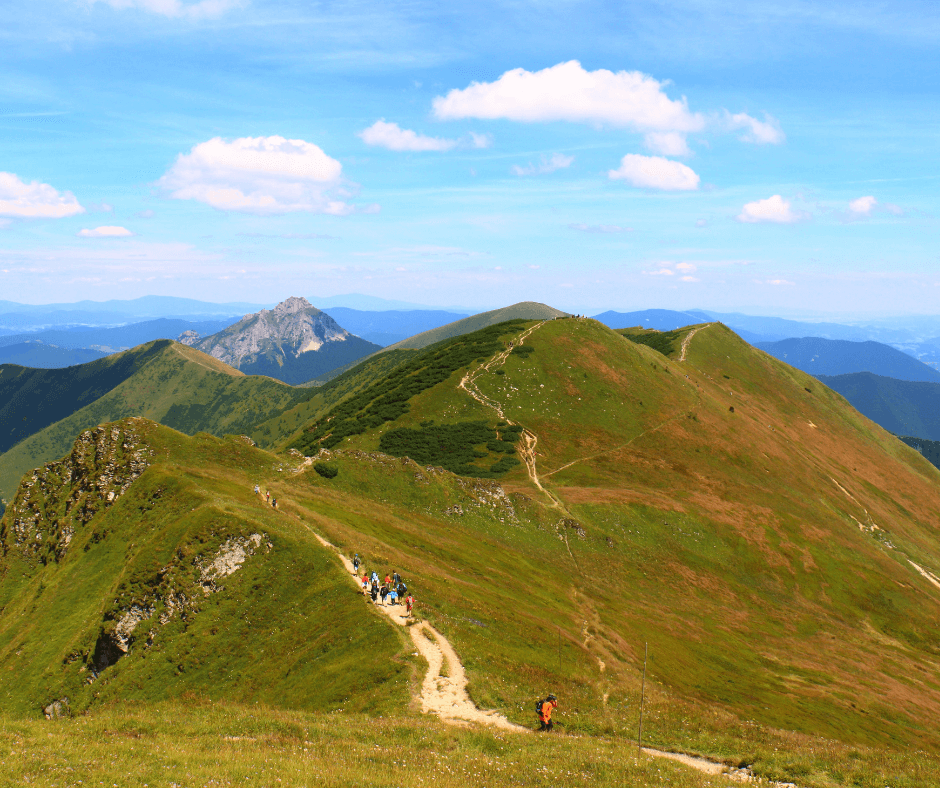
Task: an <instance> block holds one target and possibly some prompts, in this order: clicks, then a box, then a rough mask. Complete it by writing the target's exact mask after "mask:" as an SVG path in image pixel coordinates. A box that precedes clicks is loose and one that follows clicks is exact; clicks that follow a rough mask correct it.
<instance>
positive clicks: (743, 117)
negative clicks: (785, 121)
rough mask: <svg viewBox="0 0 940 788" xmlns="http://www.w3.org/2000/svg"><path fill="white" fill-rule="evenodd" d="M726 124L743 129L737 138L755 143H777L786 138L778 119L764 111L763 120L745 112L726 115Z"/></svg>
mask: <svg viewBox="0 0 940 788" xmlns="http://www.w3.org/2000/svg"><path fill="white" fill-rule="evenodd" d="M728 125H729V126H730V127H731V128H732V129H745V132H744V134H742V135H741V137H740V138H739V139H741V140H742V141H744V142H753V143H755V144H757V145H779V144H780V143H782V142H784V141H785V140H786V138H787V136H786V134H784V133H783V130H782V129H781V128H780V121H778V120H777V119H776V118H772V117H770V115H768V114H766V113H764V120H762V121H761V120H758V119H757V118H752V117H751V116H750V115H748V114H747V113H746V112H739V113H738V114H737V115H729V116H728Z"/></svg>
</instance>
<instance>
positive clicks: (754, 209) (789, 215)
mask: <svg viewBox="0 0 940 788" xmlns="http://www.w3.org/2000/svg"><path fill="white" fill-rule="evenodd" d="M806 218H808V215H807V214H806V213H804V212H803V211H794V210H793V209H792V208H791V207H790V202H789V201H788V200H784V199H783V197H781V196H780V195H779V194H775V195H773V197H768V198H767V199H766V200H756V201H754V202H749V203H747V204H746V205H745V206H744V207H743V208H742V209H741V213H739V214H738V216H737V220H738V221H739V222H746V223H748V224H758V223H763V222H771V223H775V224H793V223H794V222H799V221H801V220H803V219H806Z"/></svg>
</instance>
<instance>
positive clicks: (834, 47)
mask: <svg viewBox="0 0 940 788" xmlns="http://www.w3.org/2000/svg"><path fill="white" fill-rule="evenodd" d="M938 44H940V5H938V4H937V3H935V2H920V1H918V2H906V1H905V0H894V1H893V2H891V3H887V2H867V1H866V0H855V2H851V3H848V2H832V1H830V2H798V1H792V0H791V1H784V0H754V2H749V3H742V2H740V0H734V1H733V2H725V0H686V1H684V2H679V1H678V0H675V1H673V0H659V2H643V0H637V1H636V2H630V3H622V2H616V3H615V2H591V1H585V2H579V1H578V0H531V1H529V2H527V1H526V0H513V1H510V2H488V1H487V0H475V1H474V2H472V3H466V2H453V3H440V2H425V1H424V0H401V1H399V0H381V1H375V2H373V1H372V0H346V1H345V2H300V1H299V0H30V2H28V3H6V4H3V7H2V9H0V69H2V78H0V299H6V300H11V301H19V302H22V303H35V304H40V303H51V302H70V301H77V300H80V299H92V300H99V301H101V300H107V299H112V298H121V299H124V298H136V297H138V296H143V295H175V296H185V297H189V298H198V299H201V300H206V301H213V302H224V301H248V302H270V303H273V302H277V301H280V300H282V299H283V298H286V297H288V296H291V295H302V296H305V297H307V298H309V299H310V300H311V301H312V302H313V303H314V304H316V298H317V297H318V296H320V297H329V296H336V295H340V294H344V293H363V294H366V295H370V296H376V297H379V298H386V299H393V300H399V301H407V302H410V303H418V304H425V305H428V306H435V307H460V308H463V309H485V308H494V307H499V306H504V305H506V304H509V303H514V302H516V301H522V300H534V301H542V302H545V303H549V304H552V305H553V306H556V307H558V308H562V309H566V310H569V311H575V312H585V313H595V312H599V311H603V310H606V309H615V310H618V311H628V310H634V309H646V308H667V309H687V308H701V309H711V310H716V311H742V312H751V313H755V314H758V313H759V314H777V315H784V316H795V317H799V316H802V317H815V318H837V317H838V318H846V317H849V318H856V319H858V318H864V317H876V316H885V315H910V314H937V313H940V308H938V307H937V306H936V304H937V303H938V300H940V270H938V269H940V266H938V262H940V257H938V255H940V250H938V247H937V240H938V238H937V215H938V212H940V199H938V192H937V186H938V180H940V170H938V166H937V164H938V142H940V135H938V133H937V130H938V120H940V102H938V100H937V99H938V90H940V88H938V86H940V82H938V79H937V77H938V74H940V46H938Z"/></svg>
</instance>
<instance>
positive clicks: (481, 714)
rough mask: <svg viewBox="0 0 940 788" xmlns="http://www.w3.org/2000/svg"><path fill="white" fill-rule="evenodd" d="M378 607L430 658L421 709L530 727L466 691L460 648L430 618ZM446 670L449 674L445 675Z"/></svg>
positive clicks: (451, 718)
mask: <svg viewBox="0 0 940 788" xmlns="http://www.w3.org/2000/svg"><path fill="white" fill-rule="evenodd" d="M305 525H306V524H305ZM308 530H310V533H312V534H313V536H314V538H316V540H317V541H318V542H319V543H320V544H322V545H323V546H324V547H327V548H329V549H330V550H332V551H333V552H334V553H335V554H336V555H337V556H338V557H339V560H340V561H342V563H343V566H344V567H345V568H346V571H347V572H349V574H350V576H351V578H352V579H353V582H355V584H356V586H357V587H358V586H359V580H358V578H357V576H356V571H355V569H354V568H353V563H352V561H350V560H349V559H348V558H347V557H346V556H344V555H343V554H342V553H340V552H339V550H337V549H336V547H335V546H334V545H333V544H331V543H330V542H328V541H326V539H324V538H323V537H322V536H320V535H319V534H318V533H316V531H314V530H312V529H310V528H309V526H308ZM375 609H376V610H378V611H380V612H381V613H384V614H385V615H386V616H388V618H389V619H390V620H391V621H392V622H393V623H395V624H397V625H398V626H401V627H407V628H408V632H409V634H410V635H411V640H412V642H413V643H414V645H415V648H416V649H417V650H418V653H419V654H421V656H422V657H424V658H425V659H426V660H427V663H428V672H427V673H426V674H425V676H424V681H423V682H422V683H421V697H420V700H421V711H423V712H424V713H425V714H436V715H437V716H438V717H440V718H441V719H442V720H445V721H446V722H453V723H462V722H472V723H478V724H481V725H490V726H493V727H496V728H501V729H503V730H508V731H524V732H528V731H529V729H528V728H526V727H524V726H522V725H516V724H515V723H513V722H510V721H509V720H507V719H506V718H505V717H504V716H503V715H502V714H500V713H499V712H497V711H485V710H484V709H479V708H477V706H476V704H474V702H473V701H472V700H471V699H470V696H469V695H468V694H467V674H466V672H465V671H464V669H463V664H462V663H461V662H460V659H459V658H458V656H457V652H456V651H454V648H453V646H451V644H450V642H449V641H448V640H447V638H445V637H444V636H443V635H442V634H441V633H440V632H438V631H437V630H436V629H435V628H434V627H432V626H431V625H430V624H429V623H428V622H427V621H420V622H416V621H415V620H414V619H413V618H412V617H411V616H409V615H408V614H407V613H406V612H405V606H404V605H383V604H381V603H377V604H376V605H375ZM445 673H446V675H444V674H445Z"/></svg>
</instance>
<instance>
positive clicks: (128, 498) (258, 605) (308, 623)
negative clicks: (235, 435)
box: [0, 420, 411, 715]
mask: <svg viewBox="0 0 940 788" xmlns="http://www.w3.org/2000/svg"><path fill="white" fill-rule="evenodd" d="M132 429H133V430H134V431H135V432H137V433H139V434H140V436H141V437H142V438H143V440H144V441H145V445H146V446H147V447H148V452H149V456H150V457H151V461H152V462H153V463H154V464H153V465H152V466H151V467H150V468H149V469H148V470H146V471H145V473H144V474H143V476H141V477H140V478H139V479H138V480H137V481H136V482H135V483H134V484H133V485H132V486H131V487H130V489H129V490H128V491H127V492H126V493H125V494H124V495H122V496H120V497H119V498H118V499H117V500H116V502H115V503H114V504H113V505H111V506H110V507H105V508H102V509H101V510H100V511H99V512H98V513H97V514H96V515H95V516H94V517H93V518H92V519H91V520H90V521H89V522H88V523H87V524H85V525H81V526H80V527H78V528H76V529H75V532H74V535H73V537H72V539H71V542H70V543H68V546H67V549H66V550H65V551H64V552H63V554H62V555H60V556H58V557H57V558H56V559H55V560H52V561H44V560H43V555H42V554H41V553H40V554H37V553H36V552H35V551H33V550H32V549H30V544H29V542H28V541H27V543H26V544H25V545H24V544H23V543H22V542H18V540H16V539H15V538H14V533H13V523H12V519H11V514H12V512H13V510H14V509H15V508H16V506H15V505H14V507H11V509H10V511H8V513H7V516H6V518H5V519H4V523H3V525H4V555H5V558H4V560H3V564H2V570H3V571H2V579H0V604H2V615H0V670H3V671H8V670H15V671H16V674H17V682H15V683H7V684H6V685H5V686H4V688H3V692H2V703H3V707H4V709H6V710H7V712H13V713H16V714H21V715H35V714H36V713H37V711H38V709H39V708H40V707H41V706H43V705H45V704H47V703H49V702H51V701H53V700H55V699H57V698H62V697H67V698H68V699H69V703H70V705H71V708H72V710H73V712H75V711H82V710H83V709H85V708H88V707H89V706H92V705H99V704H101V703H107V702H111V701H116V700H122V701H134V702H154V701H160V700H166V699H169V698H181V697H186V696H187V695H189V694H192V693H194V694H195V695H197V696H199V697H204V698H207V699H218V700H222V699H227V700H230V701H231V700H234V701H239V702H245V703H252V702H262V703H266V704H274V705H277V706H279V707H282V708H305V709H338V708H344V709H346V710H349V711H354V710H359V711H367V710H371V711H374V712H377V713H380V712H382V711H388V710H392V709H401V708H403V707H404V706H405V705H406V704H407V699H408V694H409V678H408V677H409V675H410V672H411V668H410V666H409V663H408V660H406V659H404V658H403V657H402V656H401V655H400V652H401V644H402V640H401V635H400V633H398V632H395V631H393V630H391V629H390V628H389V627H387V626H386V625H385V624H384V623H383V622H382V621H380V620H379V619H378V617H377V616H374V615H371V614H370V613H369V611H368V610H367V609H366V608H365V607H364V606H363V605H362V603H361V601H360V597H359V596H358V595H357V594H356V593H354V591H353V589H351V588H350V587H349V585H348V584H347V581H346V579H345V578H344V577H343V574H342V572H341V571H338V569H337V567H338V565H337V563H336V560H335V558H334V557H333V556H332V555H331V554H330V553H329V552H328V551H326V550H324V549H323V548H322V547H320V545H319V544H318V543H317V542H316V541H315V539H314V538H313V535H312V534H311V533H310V532H309V531H308V530H307V529H305V528H303V527H298V526H297V525H296V524H294V523H291V522H290V521H288V520H286V519H285V518H284V517H282V516H280V515H279V514H278V513H277V512H274V511H273V510H272V509H271V508H270V507H269V506H266V505H265V504H264V503H263V501H262V500H261V499H260V498H259V497H258V496H256V495H254V493H253V492H252V489H253V485H254V484H255V483H259V482H260V483H261V484H263V485H264V486H265V487H267V486H268V480H269V479H270V478H271V477H275V476H278V475H280V472H279V471H278V470H276V469H275V470H272V466H271V462H270V460H271V457H270V456H269V455H265V454H264V453H263V452H260V451H258V450H256V449H253V448H251V447H250V446H248V445H247V444H246V443H245V442H243V441H241V440H238V439H232V440H228V441H222V440H219V439H217V438H212V437H210V436H197V437H195V438H187V437H185V436H182V435H180V434H179V433H176V432H173V431H171V430H168V429H166V428H163V427H159V426H157V425H153V424H152V423H150V422H145V421H142V420H140V421H135V422H134V423H133V427H132ZM98 462H99V466H98V469H97V470H95V474H100V473H104V472H106V471H105V470H104V469H105V468H106V467H110V466H109V463H111V462H112V458H111V457H104V458H101V457H99V460H98ZM24 489H25V488H24ZM30 494H31V495H32V496H33V497H35V496H36V495H37V486H35V485H34V487H33V488H31V490H30ZM19 500H20V499H19V498H18V499H17V501H19ZM253 534H257V535H258V536H257V538H256V540H255V541H256V544H252V542H251V538H252V535H253ZM234 542H239V543H240V544H242V545H244V546H245V547H246V548H248V549H249V554H248V555H247V556H246V555H245V554H244V553H243V554H242V563H241V565H240V567H239V568H237V569H236V570H234V571H232V572H231V573H230V574H228V575H217V574H213V573H209V575H208V576H207V575H206V571H205V569H206V567H208V566H211V565H212V563H213V561H214V560H215V559H216V558H217V557H218V556H219V555H221V554H222V553H223V552H224V551H225V549H226V546H228V547H229V548H231V545H232V544H233V543H234ZM134 610H138V611H141V610H143V611H144V613H143V615H142V620H141V621H140V623H138V624H137V626H136V628H134V629H133V631H132V633H131V634H130V643H129V647H128V650H127V653H126V655H123V656H122V655H120V654H118V653H117V651H116V650H115V648H114V642H115V638H114V633H115V632H116V631H118V630H119V628H120V622H121V620H122V618H123V617H124V616H125V615H126V614H127V613H128V611H134ZM364 654H383V655H385V658H383V659H380V660H371V659H363V655H364ZM103 655H104V656H106V657H108V658H109V659H108V660H107V662H110V663H111V664H107V662H103V661H102V656H103ZM96 675H97V676H98V678H97V679H96V680H93V681H90V680H89V679H90V678H92V677H94V676H96Z"/></svg>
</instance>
